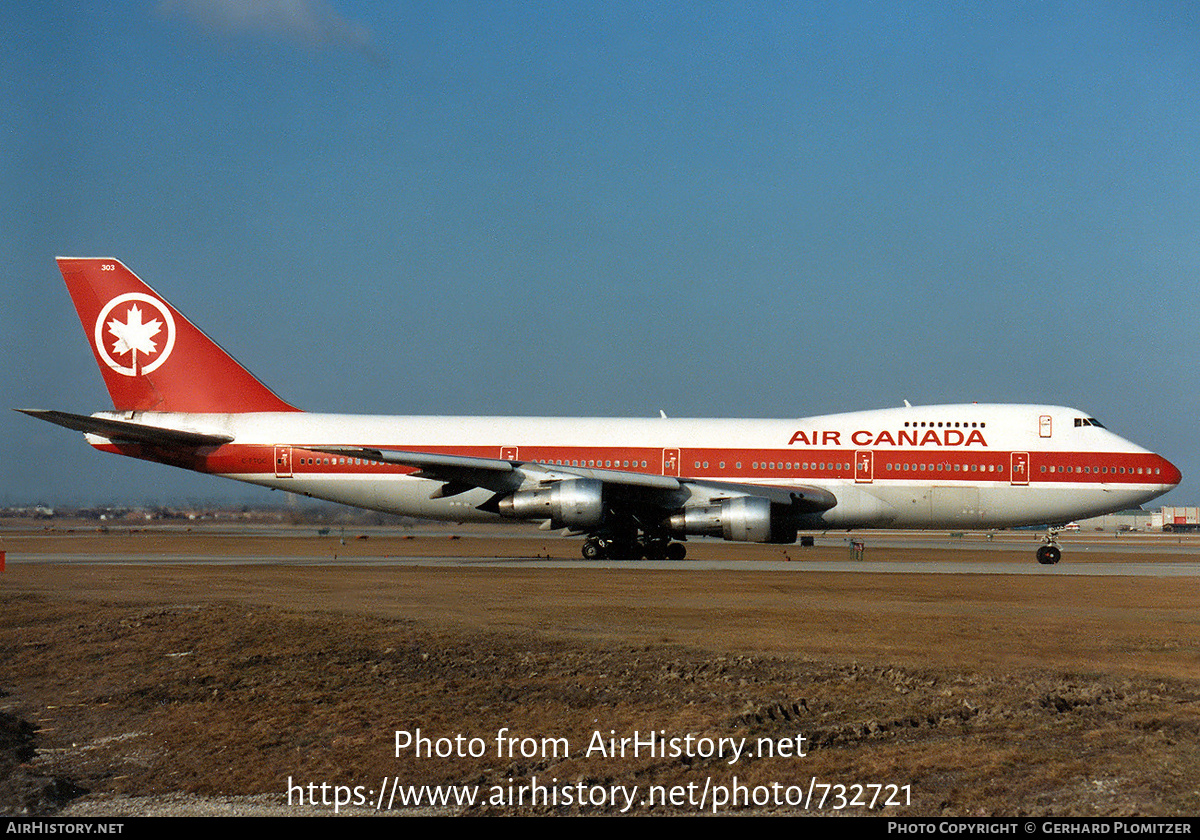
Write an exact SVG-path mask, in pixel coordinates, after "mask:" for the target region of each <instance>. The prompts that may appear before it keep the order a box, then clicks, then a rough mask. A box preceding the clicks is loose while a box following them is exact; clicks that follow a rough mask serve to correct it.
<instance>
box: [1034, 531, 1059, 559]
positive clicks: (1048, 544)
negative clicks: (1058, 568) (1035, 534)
mask: <svg viewBox="0 0 1200 840" xmlns="http://www.w3.org/2000/svg"><path fill="white" fill-rule="evenodd" d="M1058 532H1059V529H1058V528H1050V529H1049V530H1047V531H1046V536H1045V538H1044V539H1045V545H1043V546H1041V547H1040V548H1039V549H1038V550H1037V561H1038V562H1039V563H1041V564H1042V565H1043V566H1053V565H1054V564H1055V563H1057V562H1058V561H1059V560H1061V559H1062V549H1061V548H1059V546H1058Z"/></svg>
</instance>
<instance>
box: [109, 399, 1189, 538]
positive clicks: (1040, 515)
mask: <svg viewBox="0 0 1200 840" xmlns="http://www.w3.org/2000/svg"><path fill="white" fill-rule="evenodd" d="M98 416H105V417H117V418H126V419H130V418H135V419H137V420H139V421H140V422H145V423H153V424H157V425H162V426H169V427H172V428H183V429H192V430H196V431H201V432H209V433H225V434H228V435H232V436H233V437H234V441H233V442H232V443H229V444H225V445H222V446H215V447H211V448H209V449H206V450H202V451H201V453H200V454H198V455H197V456H196V457H195V458H194V459H191V460H190V461H188V462H186V463H181V462H179V461H178V460H176V461H168V462H170V463H175V464H176V465H177V466H184V467H187V468H189V469H195V470H198V471H201V472H206V473H211V474H217V475H222V476H225V477H227V478H232V479H236V480H239V481H246V482H251V483H254V484H259V485H262V486H267V487H274V488H278V489H282V490H287V491H289V492H294V493H301V494H304V495H307V496H312V497H315V498H321V499H328V500H331V501H335V502H341V503H345V504H350V505H355V506H359V507H365V508H371V509H375V510H381V511H387V512H391V513H399V514H408V515H412V516H421V517H429V518H435V519H446V520H454V521H469V520H488V519H495V518H496V517H497V514H496V513H494V512H485V511H481V510H479V509H478V508H479V506H480V505H481V504H484V503H485V502H486V501H487V500H488V499H489V498H490V497H491V496H492V495H493V494H492V493H491V492H490V491H488V490H484V489H479V488H476V489H472V490H468V491H466V492H462V493H458V494H456V495H452V496H449V497H447V498H433V496H434V495H435V491H436V490H437V489H438V487H440V486H441V482H439V481H432V480H427V479H423V478H419V477H414V476H413V472H414V469H413V468H411V467H402V466H397V465H395V464H386V463H379V462H376V461H369V460H366V459H362V458H354V457H349V458H348V457H345V456H336V455H331V454H329V453H327V452H324V451H321V450H323V449H329V448H336V447H374V448H379V449H388V450H401V451H409V452H431V453H441V454H449V455H464V456H472V457H477V458H488V459H499V460H504V461H510V462H514V463H517V462H520V463H529V462H534V463H537V464H540V465H545V466H546V467H549V468H553V467H554V466H562V467H563V468H564V469H567V468H569V469H571V470H583V469H604V470H616V471H622V472H632V473H642V474H648V475H659V476H673V477H677V478H679V479H680V480H681V481H682V482H684V484H685V486H686V487H687V488H688V493H689V494H690V495H689V497H688V499H687V501H686V504H689V505H692V504H705V503H706V502H707V501H708V499H707V496H711V495H713V494H712V493H711V492H710V490H709V485H713V484H717V483H720V484H722V485H725V486H728V485H729V484H739V485H749V486H771V487H784V488H786V487H818V488H823V489H825V490H828V491H829V492H831V493H832V494H833V495H834V496H835V497H836V498H837V504H836V505H835V506H834V507H833V508H831V509H829V510H827V511H824V512H823V513H815V514H809V515H807V516H806V517H805V518H804V519H803V520H802V521H801V523H800V527H801V528H805V529H824V528H863V527H895V528H951V527H963V528H988V527H1005V526H1014V525H1031V524H1042V523H1053V522H1065V521H1069V520H1072V519H1079V518H1083V517H1087V516H1094V515H1099V514H1102V513H1106V512H1110V511H1115V510H1121V509H1125V508H1129V507H1135V506H1137V505H1140V504H1142V503H1144V502H1146V501H1149V500H1150V499H1153V498H1155V497H1156V496H1159V495H1161V494H1163V493H1165V492H1167V491H1168V490H1170V489H1171V488H1172V487H1174V486H1175V485H1176V484H1177V483H1178V481H1179V472H1178V470H1177V469H1176V468H1175V467H1174V466H1173V465H1171V464H1170V462H1168V461H1167V460H1166V459H1164V458H1162V457H1161V456H1159V455H1156V454H1154V453H1152V452H1149V451H1148V450H1146V449H1143V448H1141V447H1138V446H1136V445H1134V444H1132V443H1130V442H1129V441H1127V440H1124V439H1123V438H1121V437H1118V436H1117V435H1115V434H1113V433H1112V432H1109V431H1108V430H1107V429H1104V428H1103V427H1101V426H1100V425H1099V424H1098V423H1095V422H1094V421H1092V420H1091V419H1090V418H1089V417H1088V416H1087V415H1086V414H1085V413H1083V412H1080V411H1077V410H1075V409H1071V408H1064V407H1061V406H1038V405H978V404H964V405H946V406H930V407H911V408H909V407H906V408H900V409H884V410H877V411H864V412H854V413H847V414H835V415H827V416H822V417H809V418H803V419H794V420H734V419H674V418H672V419H667V418H658V419H605V418H537V417H379V416H355V415H330V414H311V413H305V412H278V413H276V412H271V413H248V414H166V413H149V412H146V413H139V414H136V415H132V414H130V413H126V412H122V413H119V414H118V413H108V414H102V415H98ZM89 440H90V441H91V442H92V443H93V444H94V445H96V446H97V447H99V448H101V449H105V450H109V451H119V452H122V453H124V454H130V455H135V456H137V457H143V458H149V459H151V460H164V459H163V458H161V457H158V456H156V455H155V453H154V452H153V451H152V450H151V449H150V448H149V447H139V446H132V445H115V444H112V443H110V442H109V441H107V440H105V439H104V438H99V437H95V436H89ZM717 495H722V494H717ZM723 495H726V496H727V495H728V493H724V494H723Z"/></svg>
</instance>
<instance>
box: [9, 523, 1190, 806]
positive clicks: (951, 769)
mask: <svg viewBox="0 0 1200 840" xmlns="http://www.w3.org/2000/svg"><path fill="white" fill-rule="evenodd" d="M464 533H467V532H464ZM4 537H5V540H4V547H5V548H6V549H7V551H8V556H9V561H8V564H7V569H6V570H5V571H4V572H3V573H0V606H2V608H3V612H2V613H0V652H2V656H3V661H4V663H5V668H4V670H3V672H2V676H0V692H2V693H3V696H2V697H0V710H2V712H3V714H2V715H0V745H2V746H3V753H2V754H0V776H2V781H0V811H3V812H4V813H8V814H15V813H66V814H111V815H121V814H137V813H177V812H181V811H182V812H187V813H277V812H279V813H283V812H289V811H287V810H286V809H284V808H282V807H281V806H284V805H286V804H287V802H288V791H289V781H290V783H291V785H292V786H293V787H292V806H293V807H292V809H291V811H290V812H291V813H296V812H299V813H330V812H332V811H333V810H334V805H333V802H334V801H335V800H337V799H339V798H344V799H345V800H346V801H347V802H349V805H350V806H353V805H357V806H358V807H357V808H354V807H346V808H345V810H347V811H351V812H353V811H358V812H363V811H368V810H370V812H372V813H374V810H373V809H374V808H376V807H379V806H380V804H381V803H382V804H383V805H386V804H387V803H388V802H389V801H390V802H391V805H392V810H393V811H394V812H402V811H407V810H408V809H402V808H400V806H399V805H398V801H397V799H396V796H397V795H398V794H397V791H400V794H399V795H403V793H404V791H407V790H410V789H414V790H415V789H416V788H409V787H406V786H423V785H425V786H453V788H450V787H443V788H441V793H443V794H444V793H447V792H450V793H451V794H452V795H453V796H455V797H459V796H466V797H470V796H472V795H473V796H474V800H473V801H470V802H468V801H461V802H456V801H451V802H449V803H445V804H443V805H439V806H437V807H435V808H433V811H434V812H437V813H468V814H530V813H547V814H557V813H565V814H572V813H597V812H600V813H621V812H625V813H637V814H653V813H700V812H714V811H715V812H718V813H728V812H738V813H783V812H808V813H833V812H835V811H838V812H845V813H852V814H866V813H875V814H895V815H993V814H995V815H1043V814H1054V815H1138V814H1140V815H1180V814H1196V813H1200V760H1198V759H1200V609H1198V608H1200V585H1198V582H1197V580H1196V579H1194V578H1190V577H1126V576H1104V577H1099V576H1094V577H1089V576H1064V575H1061V574H1046V575H1006V574H998V575H979V574H961V575H960V574H863V573H853V572H846V573H841V572H839V573H829V572H815V571H806V570H804V569H803V566H804V563H805V561H806V560H810V559H813V558H817V557H821V556H826V555H828V556H831V557H832V556H836V557H837V558H838V559H844V558H845V551H844V550H842V549H836V548H817V549H812V550H809V552H810V553H807V554H805V553H802V551H801V550H800V549H797V548H795V547H789V548H788V549H786V550H785V549H782V548H780V547H766V546H764V547H760V546H730V545H726V544H717V543H704V542H696V543H693V547H692V550H691V554H690V557H695V558H697V559H700V558H710V559H711V558H718V559H724V560H728V561H730V562H729V563H728V567H727V568H724V569H720V570H716V571H700V570H698V569H697V568H695V567H694V566H689V563H690V562H691V561H690V560H689V561H684V562H683V563H680V564H679V565H678V568H671V569H666V570H655V569H645V568H640V567H633V566H630V567H629V568H595V567H589V565H588V564H586V563H584V562H583V561H579V562H578V563H577V564H574V565H572V566H571V567H570V568H566V569H563V568H529V567H526V566H523V565H519V564H515V563H505V562H489V563H486V564H483V565H480V566H477V567H466V566H449V565H447V566H420V565H411V564H409V565H406V564H405V563H404V562H403V559H402V558H403V557H405V556H414V557H415V556H420V557H431V556H462V557H473V556H481V557H514V558H515V557H533V556H553V557H562V558H564V559H574V558H575V556H576V554H575V553H576V552H577V551H578V545H577V543H576V542H572V541H564V540H555V539H553V538H545V539H541V538H538V537H526V538H516V539H502V540H496V539H490V538H488V537H486V536H479V537H472V536H470V535H469V533H467V536H464V537H463V538H461V539H451V538H449V537H448V536H445V535H444V534H441V533H438V534H432V533H431V534H429V535H421V534H420V533H419V532H418V533H417V534H416V535H395V534H392V535H387V536H371V537H370V538H369V539H354V538H353V536H351V537H349V538H342V537H341V536H340V535H339V534H333V535H326V536H323V537H317V536H315V535H310V536H305V535H295V534H291V533H290V532H289V533H287V534H284V535H271V534H269V533H268V534H255V535H242V536H237V535H230V534H205V533H188V532H184V531H177V532H176V531H154V532H150V531H148V532H129V531H128V530H126V531H117V530H113V531H111V532H109V533H95V532H89V531H80V530H77V531H73V532H67V531H56V532H37V531H32V530H31V531H27V532H21V531H16V530H13V529H10V530H8V531H6V532H5V534H4ZM1026 539H1027V538H1026ZM871 551H872V559H875V560H883V559H893V560H903V559H905V558H907V557H920V558H921V559H935V558H948V559H952V560H956V561H959V560H962V561H965V560H967V559H969V558H971V557H973V556H974V554H973V552H972V551H970V550H963V549H962V548H954V549H940V550H932V551H931V550H929V549H920V550H917V549H904V548H897V549H884V548H880V549H871ZM788 552H790V559H792V560H793V561H794V562H795V564H796V566H795V571H786V572H780V571H774V570H763V569H761V568H756V567H757V566H760V565H761V562H760V561H761V560H778V559H780V558H781V557H782V556H784V555H785V554H788ZM332 554H338V555H339V558H340V560H341V561H343V562H339V563H338V564H332V563H329V564H321V565H315V564H312V563H310V562H309V563H305V562H299V563H298V562H288V561H289V559H295V560H304V559H307V560H309V561H311V560H312V559H314V558H317V559H325V558H327V559H332ZM49 555H53V557H54V560H53V562H40V561H39V558H40V557H45V556H49ZM156 555H161V556H162V557H164V558H172V559H171V560H170V562H167V561H166V560H165V559H164V562H161V563H139V564H136V565H125V564H123V563H122V560H123V558H126V557H130V556H156ZM182 556H193V557H214V558H218V559H219V560H220V561H221V562H217V563H213V564H204V565H200V564H192V563H183V562H178V558H179V557H182ZM368 556H369V557H386V558H389V559H388V561H387V562H386V563H385V562H379V563H371V562H357V563H354V562H352V563H350V564H346V563H345V562H344V561H346V560H348V559H349V560H354V559H355V558H362V557H368ZM1008 556H1009V555H1008V554H1005V557H1008ZM1070 557H1071V555H1068V559H1067V561H1065V562H1068V563H1069V562H1070ZM239 558H254V562H239ZM264 558H267V559H265V560H264ZM270 558H278V562H272V561H271V560H270ZM1087 559H1088V561H1089V562H1110V563H1125V562H1129V561H1130V557H1129V556H1122V555H1117V554H1113V555H1111V556H1110V555H1104V554H1103V553H1097V552H1093V553H1091V554H1089V555H1088V558H1087ZM1154 559H1156V560H1160V561H1163V560H1165V561H1171V560H1172V559H1179V560H1182V559H1185V558H1182V557H1177V556H1175V555H1172V554H1171V553H1170V547H1169V546H1166V547H1164V548H1162V549H1161V551H1160V552H1158V553H1156V555H1155V557H1154ZM1186 559H1187V560H1188V561H1189V562H1191V561H1193V560H1194V555H1193V556H1192V557H1188V558H1186ZM97 561H103V562H97ZM1011 561H1012V562H1013V563H1023V564H1028V563H1032V560H1031V559H1030V557H1029V555H1028V553H1026V552H1021V553H1015V552H1014V553H1011ZM417 729H419V730H420V731H421V735H422V736H423V737H424V738H426V739H428V741H427V744H428V747H427V748H428V751H429V752H431V753H434V754H433V755H430V756H425V755H418V754H417V753H416V751H415V750H414V749H412V748H410V747H407V746H406V747H405V748H402V749H397V735H396V733H397V732H398V731H399V732H407V733H412V734H413V735H415V733H416V730H417ZM651 733H654V737H655V739H661V740H656V741H655V743H656V744H657V747H656V748H655V749H647V748H646V747H645V746H644V743H643V746H641V747H639V748H637V749H636V750H635V749H634V747H633V744H632V742H631V741H630V742H627V743H626V745H625V749H624V750H623V753H624V754H621V753H622V750H621V749H620V747H621V744H620V739H622V738H626V739H630V738H634V737H639V738H641V739H642V740H643V742H644V741H645V739H646V738H647V737H649V736H650V734H651ZM402 737H403V738H407V737H408V736H402ZM439 739H444V740H439ZM455 739H457V742H456V740H455ZM473 739H474V740H473ZM509 739H512V740H509ZM610 739H616V743H615V744H614V743H613V742H612V741H611V740H610ZM663 742H665V744H666V745H665V746H663ZM739 745H740V750H739ZM797 746H798V747H799V749H797ZM614 747H615V748H614ZM768 747H772V748H774V749H775V750H776V754H775V755H768V754H765V753H766V752H767V748H768ZM735 750H738V751H737V752H735ZM783 750H791V752H789V753H787V754H784V755H780V754H778V753H779V751H783ZM439 752H440V753H443V754H442V755H437V754H436V753H439ZM471 752H477V753H479V754H477V755H472V754H470V753H471ZM635 752H636V754H635ZM796 752H803V753H804V755H797V754H795V753H796ZM322 785H324V787H322ZM539 785H540V786H541V787H540V788H539ZM839 786H840V787H839ZM298 788H303V794H304V796H305V797H306V799H305V801H306V803H308V802H310V801H311V800H312V799H314V798H315V799H317V801H318V804H317V805H316V806H313V805H311V804H306V806H305V807H303V808H300V807H297V804H298V800H299V797H300V793H298ZM580 800H582V801H580ZM424 804H425V805H426V806H428V802H425V803H424ZM338 810H339V811H341V810H343V807H342V805H341V804H339V805H338ZM428 810H429V809H428V807H426V808H425V809H422V810H421V813H427V812H428Z"/></svg>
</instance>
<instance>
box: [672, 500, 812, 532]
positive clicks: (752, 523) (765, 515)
mask: <svg viewBox="0 0 1200 840" xmlns="http://www.w3.org/2000/svg"><path fill="white" fill-rule="evenodd" d="M772 508H774V509H772ZM667 527H668V528H669V529H670V531H671V532H672V533H674V534H709V535H712V536H721V537H724V538H725V539H727V540H738V541H740V542H758V543H794V542H795V541H796V524H795V522H792V521H791V520H790V519H789V517H788V515H787V508H786V507H785V506H784V505H772V504H771V502H770V501H769V500H767V499H763V498H760V497H758V496H737V497H735V498H732V499H725V500H723V501H722V502H721V503H720V504H716V505H707V506H703V507H688V508H684V509H683V510H681V511H680V512H678V513H676V514H675V515H674V516H672V517H671V518H670V519H668V520H667Z"/></svg>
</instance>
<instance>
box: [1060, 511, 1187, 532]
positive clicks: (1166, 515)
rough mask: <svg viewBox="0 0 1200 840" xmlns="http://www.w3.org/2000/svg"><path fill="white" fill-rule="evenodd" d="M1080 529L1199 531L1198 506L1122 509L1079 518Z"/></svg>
mask: <svg viewBox="0 0 1200 840" xmlns="http://www.w3.org/2000/svg"><path fill="white" fill-rule="evenodd" d="M1079 529H1080V530H1081V531H1118V532H1119V531H1167V532H1172V531H1200V507H1194V506H1192V507H1164V508H1163V509H1162V510H1123V511H1119V512H1118V513H1109V514H1106V515H1105V516H1095V517H1092V518H1091V519H1081V520H1079Z"/></svg>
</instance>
